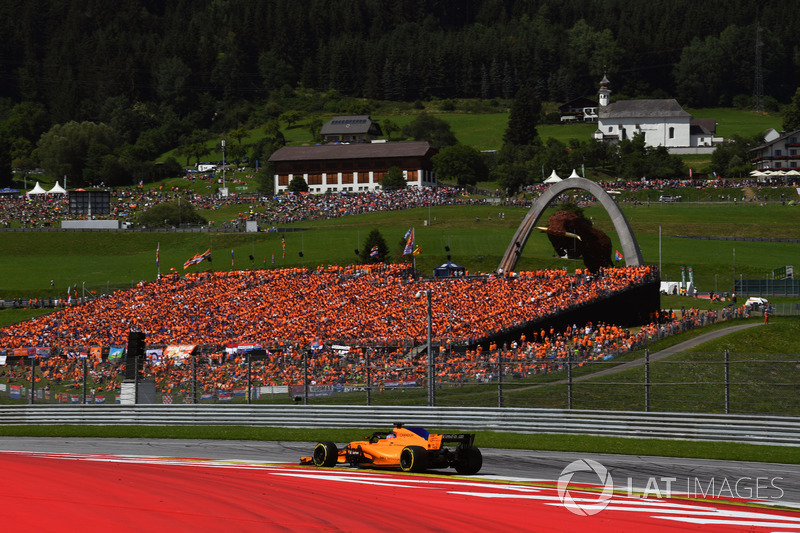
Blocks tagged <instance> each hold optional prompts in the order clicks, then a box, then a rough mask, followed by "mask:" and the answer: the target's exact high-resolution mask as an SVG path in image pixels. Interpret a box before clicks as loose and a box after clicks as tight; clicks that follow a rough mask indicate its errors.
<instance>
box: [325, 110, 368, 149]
mask: <svg viewBox="0 0 800 533" xmlns="http://www.w3.org/2000/svg"><path fill="white" fill-rule="evenodd" d="M319 133H320V136H321V137H322V141H323V142H326V143H331V142H370V141H372V140H373V139H377V138H378V137H380V136H381V127H380V126H379V125H378V123H377V122H375V121H373V120H372V119H371V118H369V115H354V116H341V117H333V118H332V119H331V120H329V121H328V122H326V123H325V124H324V125H323V126H322V129H321V130H320V131H319Z"/></svg>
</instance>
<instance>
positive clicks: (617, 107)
mask: <svg viewBox="0 0 800 533" xmlns="http://www.w3.org/2000/svg"><path fill="white" fill-rule="evenodd" d="M597 114H598V115H599V116H600V118H601V119H603V118H647V117H654V118H661V117H671V118H691V116H692V115H690V114H689V113H688V112H686V111H684V110H683V108H682V107H681V105H680V104H679V103H678V101H677V100H675V99H674V98H669V99H663V100H620V101H618V102H614V103H613V104H608V105H607V106H605V107H600V108H599V109H598V112H597Z"/></svg>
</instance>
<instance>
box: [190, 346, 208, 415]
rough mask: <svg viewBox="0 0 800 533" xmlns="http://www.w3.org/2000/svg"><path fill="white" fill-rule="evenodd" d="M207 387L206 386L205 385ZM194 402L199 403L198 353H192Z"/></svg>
mask: <svg viewBox="0 0 800 533" xmlns="http://www.w3.org/2000/svg"><path fill="white" fill-rule="evenodd" d="M204 388H205V387H204ZM192 403H193V404H195V403H197V354H196V353H195V354H193V355H192Z"/></svg>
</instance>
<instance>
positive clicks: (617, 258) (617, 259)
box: [614, 250, 622, 261]
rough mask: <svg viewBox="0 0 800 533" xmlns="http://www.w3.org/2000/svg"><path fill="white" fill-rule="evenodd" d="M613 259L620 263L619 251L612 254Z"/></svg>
mask: <svg viewBox="0 0 800 533" xmlns="http://www.w3.org/2000/svg"><path fill="white" fill-rule="evenodd" d="M614 259H615V260H616V261H622V254H621V253H619V250H617V251H616V253H615V254H614Z"/></svg>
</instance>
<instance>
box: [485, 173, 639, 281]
mask: <svg viewBox="0 0 800 533" xmlns="http://www.w3.org/2000/svg"><path fill="white" fill-rule="evenodd" d="M571 189H580V190H582V191H586V192H588V193H589V194H591V195H592V196H594V197H595V198H597V199H598V200H599V201H600V205H602V206H603V208H605V210H606V212H607V213H608V215H609V216H610V217H611V222H612V223H613V224H614V229H615V230H616V231H617V235H618V236H619V240H620V246H622V253H623V256H624V257H625V264H626V265H627V266H641V265H643V264H644V260H643V259H642V251H641V250H640V249H639V243H638V242H636V237H635V236H634V234H633V230H631V225H630V224H629V223H628V219H627V218H625V215H624V214H623V213H622V210H621V209H620V208H619V206H618V205H617V202H616V201H615V200H614V198H612V197H611V195H610V194H608V193H607V192H606V191H605V190H604V189H603V188H602V187H601V186H599V185H598V184H597V183H595V182H593V181H591V180H587V179H586V178H567V179H565V180H563V181H560V182H558V183H554V184H553V185H551V186H550V187H549V188H548V189H547V190H545V191H544V193H543V194H542V195H541V196H540V197H539V198H538V199H537V200H536V201H535V202H534V203H533V205H532V206H531V209H530V211H528V214H527V215H525V218H524V219H522V223H521V224H520V225H519V228H517V232H516V233H515V234H514V238H513V239H512V240H511V244H509V245H508V249H507V250H506V253H505V255H504V256H503V259H502V260H501V261H500V266H499V267H498V269H500V270H502V271H503V272H512V271H513V270H514V268H515V267H516V266H517V260H518V259H519V257H520V256H521V255H522V250H523V249H524V248H525V244H526V243H527V242H528V237H530V234H531V231H533V229H534V228H535V227H536V223H537V222H538V221H539V218H541V216H542V213H544V210H545V209H546V208H547V206H548V205H550V203H551V202H552V201H553V200H554V199H555V198H556V197H557V196H558V195H559V194H561V193H562V192H564V191H568V190H571Z"/></svg>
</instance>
